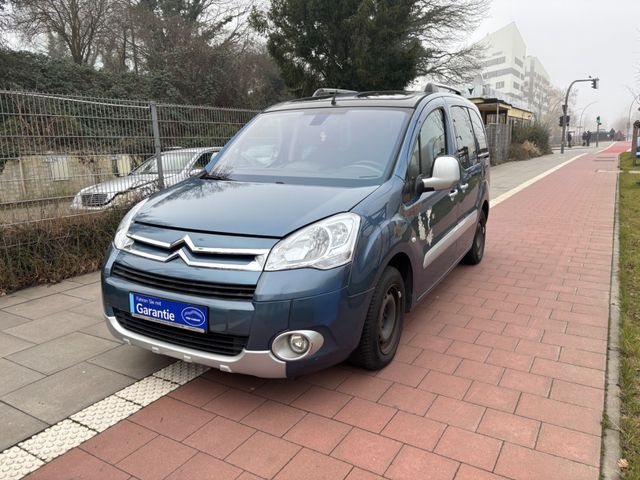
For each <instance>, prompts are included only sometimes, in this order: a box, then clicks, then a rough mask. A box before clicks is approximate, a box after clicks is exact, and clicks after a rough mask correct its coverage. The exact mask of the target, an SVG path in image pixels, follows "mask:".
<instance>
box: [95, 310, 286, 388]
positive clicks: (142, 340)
mask: <svg viewBox="0 0 640 480" xmlns="http://www.w3.org/2000/svg"><path fill="white" fill-rule="evenodd" d="M106 318H107V327H109V331H110V332H111V334H112V335H113V336H114V337H116V338H118V339H120V340H122V341H124V342H125V343H127V344H129V345H137V346H138V347H142V348H146V349H147V350H151V351H152V352H153V353H159V354H161V355H167V356H169V357H174V358H178V359H180V360H183V361H185V362H193V363H199V364H202V365H207V366H209V367H213V368H217V369H219V370H222V371H223V372H229V373H244V374H248V375H255V376H257V377H264V378H284V377H286V376H287V370H286V363H285V362H283V361H282V360H279V359H277V358H276V357H275V356H274V355H273V354H272V353H271V352H270V351H268V350H266V351H258V350H243V351H242V352H241V353H240V354H239V355H235V356H233V357H230V356H227V355H216V354H213V353H207V352H201V351H198V350H193V349H190V348H186V347H181V346H177V345H172V344H170V343H166V342H163V341H160V340H156V339H152V338H148V337H145V336H143V335H138V334H137V333H133V332H130V331H128V330H126V329H124V328H123V327H122V326H121V325H120V324H119V323H118V321H117V320H116V318H115V317H111V316H106Z"/></svg>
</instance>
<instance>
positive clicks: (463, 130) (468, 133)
mask: <svg viewBox="0 0 640 480" xmlns="http://www.w3.org/2000/svg"><path fill="white" fill-rule="evenodd" d="M451 118H452V120H453V127H454V130H455V135H456V144H457V148H458V160H459V161H460V165H462V168H469V167H471V166H472V165H474V164H475V163H476V162H477V161H478V151H477V149H476V139H475V135H474V133H473V126H472V125H471V117H469V110H468V109H467V108H465V107H452V108H451Z"/></svg>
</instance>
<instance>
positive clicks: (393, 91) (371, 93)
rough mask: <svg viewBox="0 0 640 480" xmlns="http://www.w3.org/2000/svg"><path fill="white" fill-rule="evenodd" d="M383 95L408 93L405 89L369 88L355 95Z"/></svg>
mask: <svg viewBox="0 0 640 480" xmlns="http://www.w3.org/2000/svg"><path fill="white" fill-rule="evenodd" d="M384 95H409V92H407V91H406V90H371V91H368V92H360V93H358V95H356V96H357V97H376V96H384Z"/></svg>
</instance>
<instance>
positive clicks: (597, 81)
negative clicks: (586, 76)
mask: <svg viewBox="0 0 640 480" xmlns="http://www.w3.org/2000/svg"><path fill="white" fill-rule="evenodd" d="M599 86H600V79H599V78H592V79H591V88H593V89H595V90H597V89H598V87H599Z"/></svg>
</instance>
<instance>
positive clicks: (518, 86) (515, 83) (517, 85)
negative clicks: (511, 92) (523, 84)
mask: <svg viewBox="0 0 640 480" xmlns="http://www.w3.org/2000/svg"><path fill="white" fill-rule="evenodd" d="M513 88H515V89H516V90H520V84H519V83H518V82H513Z"/></svg>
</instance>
